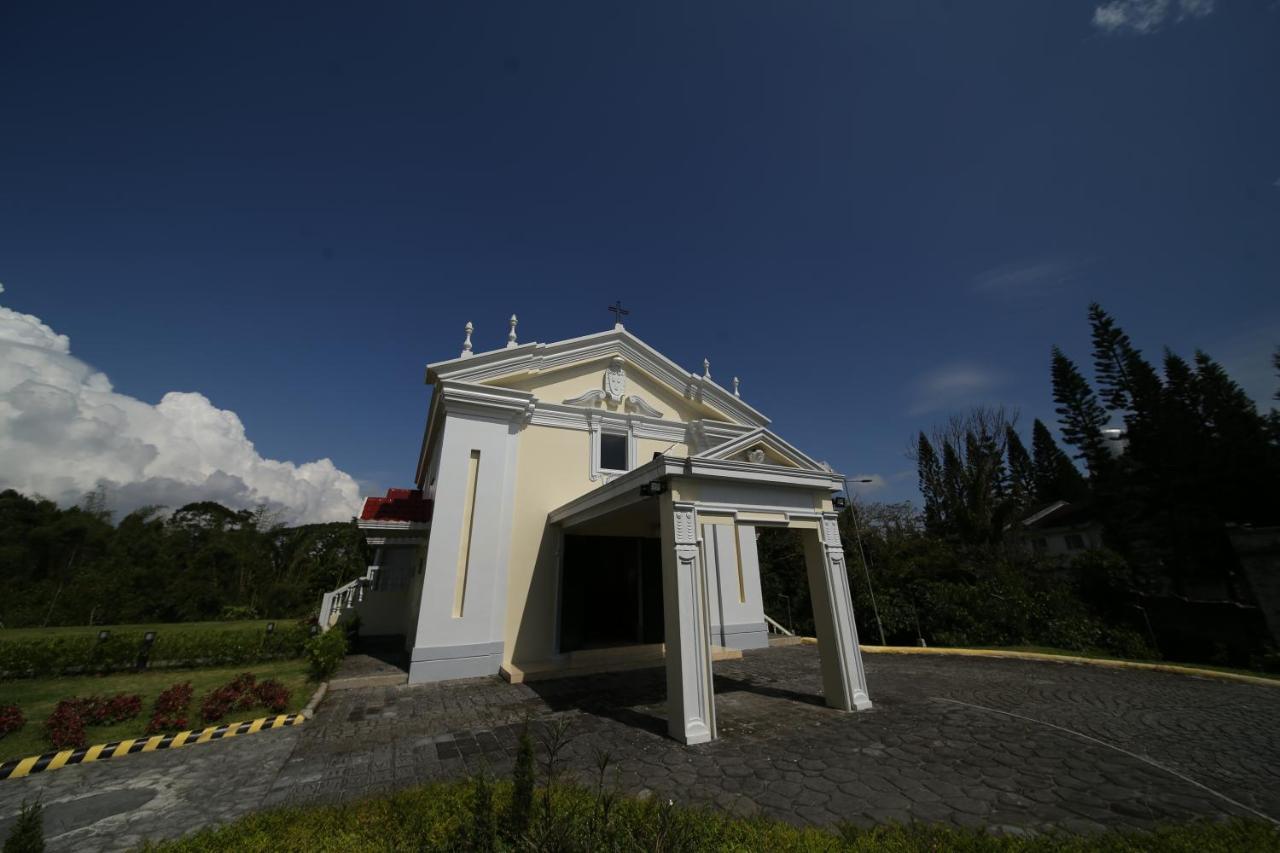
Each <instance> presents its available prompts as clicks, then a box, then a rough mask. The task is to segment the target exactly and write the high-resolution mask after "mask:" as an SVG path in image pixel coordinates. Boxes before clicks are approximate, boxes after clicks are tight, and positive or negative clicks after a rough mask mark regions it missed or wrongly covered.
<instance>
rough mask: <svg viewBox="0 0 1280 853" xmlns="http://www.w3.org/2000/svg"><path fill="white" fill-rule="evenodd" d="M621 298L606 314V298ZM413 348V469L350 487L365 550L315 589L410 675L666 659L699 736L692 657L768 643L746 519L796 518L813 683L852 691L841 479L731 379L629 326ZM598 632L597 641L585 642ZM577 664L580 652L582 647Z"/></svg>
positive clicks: (698, 675) (701, 674) (857, 665)
mask: <svg viewBox="0 0 1280 853" xmlns="http://www.w3.org/2000/svg"><path fill="white" fill-rule="evenodd" d="M619 316H620V315H619ZM471 332H472V326H471V324H470V323H468V324H467V327H466V340H465V342H464V344H463V349H462V353H461V355H460V356H458V357H457V358H452V359H449V360H447V361H440V362H436V363H434V364H431V365H428V367H427V375H426V381H427V383H428V384H430V385H432V386H434V394H433V396H432V399H431V407H430V411H429V413H428V416H427V425H426V434H425V436H424V438H423V442H422V450H421V453H420V455H419V458H418V465H417V474H416V489H411V490H410V489H393V490H391V491H390V492H388V494H387V496H386V497H381V498H370V499H368V501H366V503H365V506H364V510H363V512H362V513H361V516H362V517H361V519H360V521H359V524H360V527H361V529H362V530H363V532H364V534H365V536H366V539H367V541H368V542H369V544H370V546H371V550H372V552H373V553H374V555H375V557H374V560H373V565H372V566H371V567H370V568H369V571H368V573H367V574H366V576H365V577H363V578H360V579H358V580H356V581H353V582H352V583H351V584H348V585H347V586H346V587H344V588H342V589H339V590H336V591H335V592H333V593H330V594H328V595H326V596H325V600H324V602H323V603H322V605H321V616H322V622H324V623H325V624H328V623H329V622H330V621H331V620H332V619H333V618H336V616H337V615H339V614H340V613H341V612H343V611H344V610H346V609H347V608H354V609H355V610H356V612H358V613H359V615H360V630H361V633H362V634H380V635H401V634H402V635H404V637H405V649H406V651H407V653H408V656H409V681H410V682H425V681H439V680H444V679H454V678H468V677H475V676H486V675H498V674H501V675H503V676H505V677H506V678H508V679H512V680H520V679H524V678H534V677H547V676H549V675H552V674H554V673H556V672H574V671H584V670H583V667H589V666H591V665H592V664H593V663H594V664H595V665H596V666H597V668H608V664H609V661H610V660H617V661H623V660H625V659H626V657H627V655H628V654H634V655H637V656H639V657H638V658H637V659H640V658H643V655H644V654H649V655H650V659H651V660H652V662H653V665H664V662H665V667H666V671H667V708H668V730H669V732H670V734H671V735H672V737H674V738H676V739H678V740H680V741H683V742H685V743H701V742H704V741H707V740H711V739H713V738H715V737H716V720H715V701H714V693H713V689H712V684H713V682H712V671H711V665H712V660H713V659H715V658H716V656H717V655H724V654H734V653H735V652H734V651H733V650H744V649H754V648H759V647H764V646H767V645H768V644H769V632H768V628H767V625H766V614H765V611H764V603H763V601H762V600H761V585H760V566H759V562H758V559H757V554H756V530H757V529H758V528H760V527H763V526H770V527H786V528H793V529H796V530H798V531H799V532H800V534H801V536H802V537H803V540H804V553H805V560H806V564H807V574H808V580H809V585H810V593H811V597H812V600H813V603H814V611H815V612H814V621H815V624H816V627H817V634H818V644H819V654H820V657H821V662H822V677H823V692H824V695H825V697H826V701H827V704H829V705H831V706H833V707H835V708H840V709H843V710H847V711H852V710H860V709H864V708H868V707H870V705H871V702H870V700H869V698H868V695H867V687H866V681H865V678H864V675H863V668H862V659H861V656H860V653H859V650H858V635H857V628H856V626H855V624H854V614H853V608H852V603H851V599H850V594H849V583H848V578H847V574H846V569H845V555H844V553H843V551H842V549H841V544H840V535H839V530H838V527H837V524H836V513H835V509H834V506H833V497H834V494H835V492H836V491H837V490H838V489H839V488H840V486H841V483H842V479H841V477H840V475H839V474H836V473H835V472H833V471H832V470H831V469H830V468H829V467H828V466H826V465H824V464H822V463H819V462H816V461H815V460H813V459H811V458H810V457H809V456H807V455H805V454H804V453H802V452H801V451H800V450H797V449H796V448H795V447H793V446H792V445H790V444H788V443H787V442H786V441H784V440H783V439H781V438H780V437H779V436H777V435H775V434H774V433H773V432H772V431H771V430H770V429H769V419H768V418H766V417H765V416H764V415H763V414H761V413H760V412H758V411H756V410H755V409H754V408H752V407H751V406H750V405H748V404H747V403H746V402H744V401H743V399H742V398H741V396H739V394H738V392H737V385H738V383H737V380H736V379H735V380H734V382H733V386H734V387H733V390H729V389H726V388H724V387H722V386H720V385H719V384H717V383H716V382H714V381H713V380H712V379H711V376H710V370H709V366H708V365H707V364H706V363H705V362H704V365H703V371H702V372H701V373H700V374H699V373H690V372H688V371H686V370H683V369H681V368H680V367H679V366H678V365H677V364H675V363H674V362H673V361H671V360H670V359H668V358H666V357H665V356H663V355H662V354H661V353H659V352H658V351H656V350H655V349H653V348H652V347H650V346H648V345H647V344H645V343H644V342H643V341H641V340H640V339H639V338H637V337H636V336H635V335H633V334H632V333H630V332H629V331H627V330H626V329H625V328H624V327H623V325H622V323H620V322H619V323H616V324H615V325H614V327H613V328H612V329H611V330H609V331H605V332H601V333H599V334H593V335H587V336H585V337H580V338H573V339H571V340H565V341H559V342H557V343H518V342H517V336H516V318H515V317H512V318H511V320H510V332H509V334H508V340H507V343H506V346H505V347H504V348H502V349H497V350H493V351H490V352H473V351H472V343H471ZM605 650H607V651H605ZM586 671H590V669H587V670H586Z"/></svg>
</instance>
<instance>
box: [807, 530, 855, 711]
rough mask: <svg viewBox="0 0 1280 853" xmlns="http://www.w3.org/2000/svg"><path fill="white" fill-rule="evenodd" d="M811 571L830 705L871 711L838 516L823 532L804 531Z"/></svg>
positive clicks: (808, 567)
mask: <svg viewBox="0 0 1280 853" xmlns="http://www.w3.org/2000/svg"><path fill="white" fill-rule="evenodd" d="M804 557H805V567H806V568H807V570H808V575H809V595H810V597H811V598H812V599H813V621H814V624H815V626H816V627H817V629H818V654H819V656H820V657H821V659H822V692H823V694H824V695H825V696H826V699H827V704H828V705H830V706H831V707H832V708H839V709H840V710H842V711H853V710H858V711H864V710H866V709H867V708H870V707H871V699H870V697H868V695H867V678H866V674H865V673H864V672H863V669H862V652H861V651H859V649H858V626H857V625H856V624H854V620H853V600H852V597H851V596H850V594H849V575H848V573H847V572H846V570H845V563H844V550H843V549H842V548H841V547H840V528H839V526H838V525H837V523H836V516H835V515H834V514H831V513H828V514H824V515H823V516H822V529H821V531H816V530H806V531H805V532H804Z"/></svg>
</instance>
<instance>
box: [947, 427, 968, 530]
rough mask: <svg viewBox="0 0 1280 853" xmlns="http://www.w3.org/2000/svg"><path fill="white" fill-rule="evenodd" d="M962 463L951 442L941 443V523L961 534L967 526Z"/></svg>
mask: <svg viewBox="0 0 1280 853" xmlns="http://www.w3.org/2000/svg"><path fill="white" fill-rule="evenodd" d="M964 498H965V486H964V463H963V462H961V461H960V454H959V453H957V452H956V449H955V446H954V445H952V444H951V442H949V441H947V442H943V444H942V523H943V526H944V527H945V528H949V529H950V530H952V531H955V532H959V533H962V534H963V531H965V530H966V529H967V528H968V524H967V523H966V519H965V518H964V507H965V499H964Z"/></svg>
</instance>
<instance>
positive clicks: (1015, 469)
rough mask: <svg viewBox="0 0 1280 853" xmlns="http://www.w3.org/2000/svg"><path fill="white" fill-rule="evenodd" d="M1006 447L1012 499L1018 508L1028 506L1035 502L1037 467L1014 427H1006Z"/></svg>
mask: <svg viewBox="0 0 1280 853" xmlns="http://www.w3.org/2000/svg"><path fill="white" fill-rule="evenodd" d="M1052 440H1053V439H1052V438H1050V441H1052ZM1004 447H1005V457H1006V458H1007V459H1008V460H1009V495H1010V498H1011V499H1012V500H1013V502H1014V503H1015V504H1016V505H1018V506H1027V505H1028V504H1030V503H1031V502H1032V501H1033V500H1035V494H1036V473H1035V466H1034V464H1033V463H1032V461H1031V455H1030V454H1028V453H1027V448H1026V447H1025V446H1024V445H1023V443H1022V439H1020V438H1018V431H1017V430H1015V429H1014V428H1013V427H1012V426H1008V427H1005V439H1004Z"/></svg>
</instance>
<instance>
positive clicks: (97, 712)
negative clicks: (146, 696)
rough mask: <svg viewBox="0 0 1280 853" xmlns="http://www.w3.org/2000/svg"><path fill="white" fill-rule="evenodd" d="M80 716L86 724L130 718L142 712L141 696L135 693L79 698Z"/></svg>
mask: <svg viewBox="0 0 1280 853" xmlns="http://www.w3.org/2000/svg"><path fill="white" fill-rule="evenodd" d="M78 701H79V702H80V716H81V717H82V718H83V719H84V722H85V725H87V726H104V725H108V724H110V723H122V722H124V721H125V720H132V719H133V718H134V717H136V716H138V715H139V714H141V713H142V697H141V696H139V695H138V694H137V693H133V694H127V693H117V694H116V695H115V696H108V697H102V696H90V697H89V698H87V699H80V700H78Z"/></svg>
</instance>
